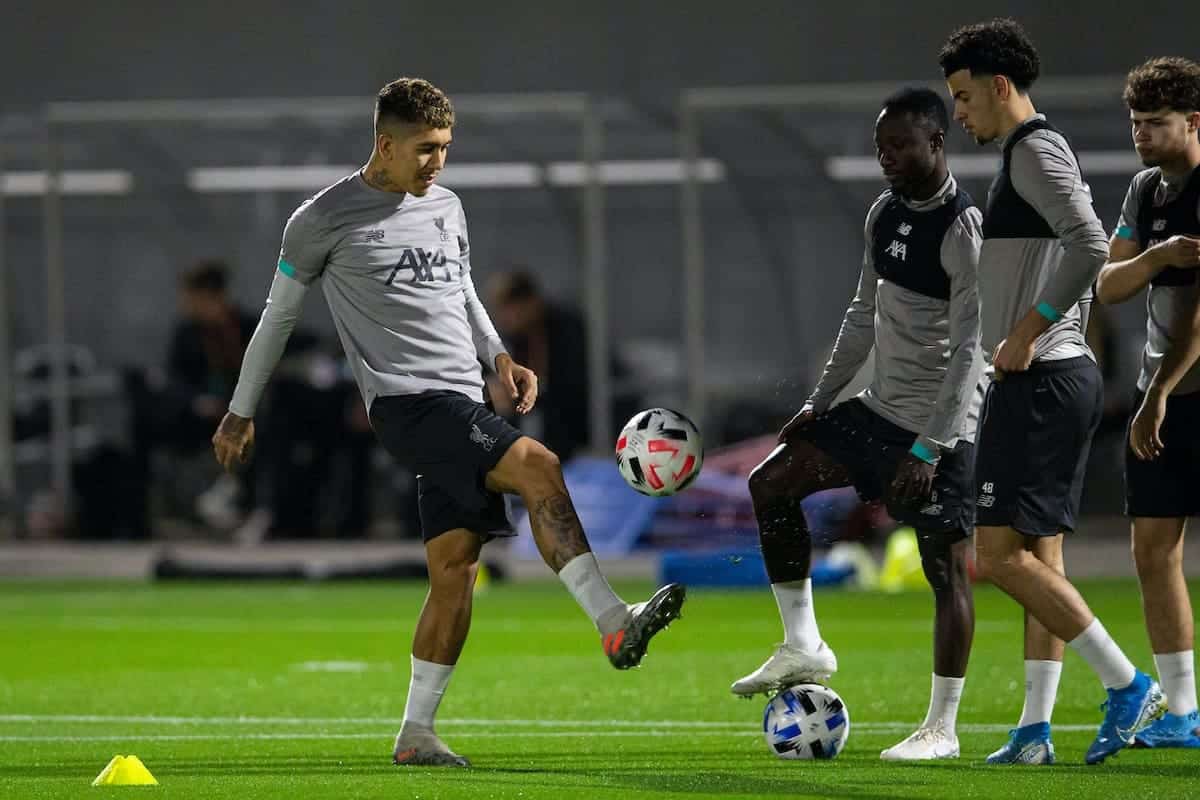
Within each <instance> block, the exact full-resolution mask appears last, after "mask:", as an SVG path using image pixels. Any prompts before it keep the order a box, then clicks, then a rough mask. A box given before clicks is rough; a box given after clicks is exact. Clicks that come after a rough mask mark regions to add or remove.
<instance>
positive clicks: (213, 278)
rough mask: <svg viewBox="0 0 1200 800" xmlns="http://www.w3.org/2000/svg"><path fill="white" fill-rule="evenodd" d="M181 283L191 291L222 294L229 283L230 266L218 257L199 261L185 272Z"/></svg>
mask: <svg viewBox="0 0 1200 800" xmlns="http://www.w3.org/2000/svg"><path fill="white" fill-rule="evenodd" d="M180 283H181V284H182V286H183V288H184V289H186V290H187V291H189V292H213V293H214V294H220V293H223V292H224V291H225V287H226V286H228V285H229V267H228V266H226V265H225V262H224V261H218V260H216V259H205V260H204V261H197V262H196V263H195V264H193V265H192V266H190V267H188V269H187V271H186V272H184V273H183V278H182V279H181V281H180Z"/></svg>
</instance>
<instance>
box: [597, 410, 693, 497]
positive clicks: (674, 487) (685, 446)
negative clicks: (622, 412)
mask: <svg viewBox="0 0 1200 800" xmlns="http://www.w3.org/2000/svg"><path fill="white" fill-rule="evenodd" d="M703 463H704V443H703V442H702V441H701V439H700V431H699V429H698V428H697V427H696V425H695V423H693V422H692V421H691V420H690V419H688V418H687V417H685V416H684V415H683V414H680V413H679V412H678V411H672V410H671V409H669V408H650V409H647V410H645V411H639V412H638V413H636V414H634V415H633V417H632V418H631V419H630V420H629V422H627V423H625V427H624V428H622V429H621V434H620V436H618V437H617V469H619V470H620V471H621V477H623V478H624V479H625V482H626V483H628V484H629V485H630V486H631V487H633V488H634V489H636V490H637V491H639V492H641V493H642V494H646V495H650V496H651V497H662V496H664V495H668V494H675V492H678V491H681V490H682V489H685V488H687V486H688V484H690V483H691V482H692V481H694V480H695V479H696V476H697V475H699V474H700V467H701V465H702V464H703Z"/></svg>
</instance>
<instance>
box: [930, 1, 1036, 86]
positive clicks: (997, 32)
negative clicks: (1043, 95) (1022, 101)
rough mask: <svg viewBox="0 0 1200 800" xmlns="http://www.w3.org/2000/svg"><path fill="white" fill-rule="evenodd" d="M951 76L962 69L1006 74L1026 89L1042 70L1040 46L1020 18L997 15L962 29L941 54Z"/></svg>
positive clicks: (942, 62) (948, 75) (946, 73)
mask: <svg viewBox="0 0 1200 800" xmlns="http://www.w3.org/2000/svg"><path fill="white" fill-rule="evenodd" d="M938 63H939V64H941V65H942V72H943V74H945V76H946V77H947V78H948V77H950V76H951V75H953V74H954V73H955V72H958V71H959V70H960V69H968V70H970V71H971V75H973V76H977V75H1003V76H1005V77H1006V78H1008V79H1009V80H1010V81H1012V82H1013V86H1016V87H1017V90H1018V91H1021V92H1026V91H1028V90H1029V87H1030V86H1032V85H1033V82H1034V81H1035V80H1037V77H1038V74H1039V71H1040V69H1041V61H1040V59H1038V54H1037V48H1035V47H1034V46H1033V41H1032V40H1031V39H1030V38H1029V34H1027V33H1026V32H1025V29H1024V28H1022V27H1021V26H1020V25H1019V24H1018V23H1017V21H1016V20H1013V19H1007V18H999V17H998V18H996V19H992V20H988V21H987V22H979V23H976V24H974V25H967V26H965V27H962V28H959V29H958V30H956V31H955V32H954V33H952V34H950V38H949V39H947V40H946V43H945V44H943V45H942V49H941V52H939V53H938Z"/></svg>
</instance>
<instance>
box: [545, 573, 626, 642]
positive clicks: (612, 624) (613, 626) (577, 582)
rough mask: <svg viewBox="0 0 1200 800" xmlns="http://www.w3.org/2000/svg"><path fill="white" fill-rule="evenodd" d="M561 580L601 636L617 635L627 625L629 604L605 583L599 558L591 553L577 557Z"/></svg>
mask: <svg viewBox="0 0 1200 800" xmlns="http://www.w3.org/2000/svg"><path fill="white" fill-rule="evenodd" d="M558 579H559V580H560V581H562V582H563V585H564V586H566V587H567V591H568V592H570V593H571V596H572V597H574V598H575V602H576V603H579V606H580V607H581V608H582V609H583V610H584V613H586V614H587V615H588V619H590V620H591V621H592V624H594V625H595V626H596V628H597V629H599V631H600V632H601V633H615V632H616V631H617V630H618V629H619V628H620V627H621V625H623V624H624V621H625V611H626V608H627V606H626V605H625V601H623V600H622V599H621V598H619V597H617V595H616V593H615V592H614V591H613V590H612V587H611V586H609V585H608V581H607V580H605V579H604V575H603V574H601V572H600V564H599V563H597V561H596V556H594V555H592V554H591V553H580V554H579V555H577V556H575V557H574V558H572V559H571V560H570V561H568V562H567V563H566V565H565V566H564V567H563V568H562V569H560V570H559V571H558ZM618 607H619V609H620V613H617V610H618ZM610 612H611V613H610ZM606 629H607V630H606Z"/></svg>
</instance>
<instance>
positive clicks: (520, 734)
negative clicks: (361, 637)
mask: <svg viewBox="0 0 1200 800" xmlns="http://www.w3.org/2000/svg"><path fill="white" fill-rule="evenodd" d="M439 731H440V732H441V733H443V734H445V735H447V736H454V737H456V738H460V739H570V738H576V739H582V738H588V739H590V738H592V737H599V736H603V737H614V738H616V737H635V736H636V737H649V738H653V737H660V736H672V737H676V738H678V736H679V734H677V733H671V732H669V731H650V730H647V731H594V730H587V731H445V730H441V729H440V728H439ZM689 735H691V736H762V732H761V731H757V730H754V729H750V730H744V731H693V732H691V733H690V734H689ZM395 736H396V731H395V730H394V729H392V730H387V731H379V732H375V733H241V734H237V736H236V737H235V738H237V739H267V740H274V739H280V740H286V739H387V740H391V739H393V738H394V737H395ZM229 738H230V737H229V735H228V734H217V733H195V734H188V733H174V734H156V733H150V734H144V733H131V734H129V735H127V736H116V735H104V736H0V742H190V741H197V742H203V741H212V740H217V739H221V740H226V741H228V740H229Z"/></svg>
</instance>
